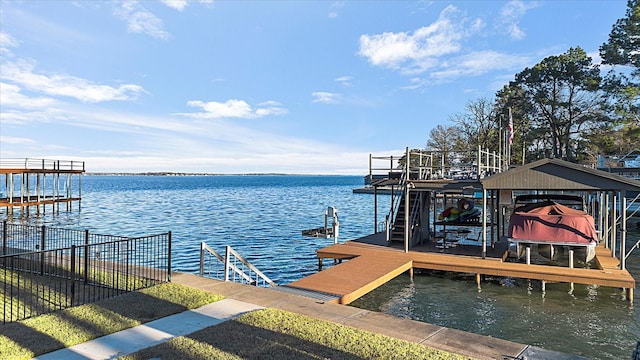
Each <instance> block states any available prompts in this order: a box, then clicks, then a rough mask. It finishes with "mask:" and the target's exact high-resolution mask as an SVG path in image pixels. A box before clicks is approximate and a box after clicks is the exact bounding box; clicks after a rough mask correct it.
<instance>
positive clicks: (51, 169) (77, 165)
mask: <svg viewBox="0 0 640 360" xmlns="http://www.w3.org/2000/svg"><path fill="white" fill-rule="evenodd" d="M84 172H85V164H84V162H83V161H70V160H47V159H30V158H27V159H0V176H2V175H3V177H4V189H3V188H2V187H0V208H2V207H4V208H5V209H6V213H7V215H9V216H12V215H13V212H14V208H17V209H20V210H21V211H22V213H23V215H29V213H30V211H31V208H35V211H36V213H37V214H40V213H41V212H42V213H44V212H45V210H46V206H47V205H51V209H52V211H60V205H61V204H64V205H65V208H66V210H67V211H69V210H71V207H72V203H73V202H78V203H79V202H80V200H81V199H82V174H84Z"/></svg>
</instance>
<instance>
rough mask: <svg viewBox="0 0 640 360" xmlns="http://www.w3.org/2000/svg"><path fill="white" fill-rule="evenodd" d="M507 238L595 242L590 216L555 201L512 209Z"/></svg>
mask: <svg viewBox="0 0 640 360" xmlns="http://www.w3.org/2000/svg"><path fill="white" fill-rule="evenodd" d="M509 237H510V238H513V239H520V240H533V241H539V242H553V243H576V244H589V243H590V242H591V241H597V239H598V235H597V234H596V229H595V225H594V221H593V217H591V216H590V215H589V214H587V213H586V212H584V211H582V210H576V209H572V208H570V207H567V206H564V205H562V204H558V203H555V202H546V203H541V204H533V205H527V206H522V207H519V208H516V209H515V211H514V213H513V214H512V215H511V218H510V219H509Z"/></svg>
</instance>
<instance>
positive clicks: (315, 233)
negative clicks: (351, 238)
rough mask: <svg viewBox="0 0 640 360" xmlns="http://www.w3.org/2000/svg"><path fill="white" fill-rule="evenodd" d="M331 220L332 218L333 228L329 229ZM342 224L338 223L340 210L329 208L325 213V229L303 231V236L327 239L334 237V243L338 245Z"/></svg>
mask: <svg viewBox="0 0 640 360" xmlns="http://www.w3.org/2000/svg"><path fill="white" fill-rule="evenodd" d="M329 218H331V227H329ZM339 227H340V223H339V222H338V210H336V208H334V207H333V206H329V207H327V210H326V211H325V212H324V227H320V228H315V229H308V230H302V236H308V237H315V238H321V237H323V238H325V239H328V238H330V237H333V243H334V244H337V243H338V229H339Z"/></svg>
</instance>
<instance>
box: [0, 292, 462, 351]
mask: <svg viewBox="0 0 640 360" xmlns="http://www.w3.org/2000/svg"><path fill="white" fill-rule="evenodd" d="M220 299H222V297H221V296H217V295H213V294H210V293H207V292H204V291H201V290H197V289H193V288H189V287H185V286H181V285H177V284H172V283H168V284H161V285H157V286H154V287H151V288H148V289H144V290H140V291H136V292H132V293H128V294H125V295H121V296H118V297H115V298H111V299H107V300H104V301H101V302H98V303H95V304H89V305H82V306H77V307H73V308H70V309H66V310H60V311H57V312H55V313H51V314H47V315H41V316H37V317H33V318H30V319H26V320H22V321H18V322H14V323H9V324H4V325H0V359H29V358H31V357H34V356H37V355H40V354H44V353H48V352H51V351H54V350H58V349H61V348H65V347H69V346H72V345H76V344H79V343H82V342H85V341H88V340H91V339H94V338H97V337H100V336H103V335H107V334H110V333H114V332H117V331H120V330H123V329H127V328H130V327H133V326H136V325H139V324H142V323H145V322H148V321H152V320H156V319H158V318H161V317H164V316H168V315H172V314H175V313H178V312H181V311H184V310H188V309H193V308H197V307H200V306H202V305H205V304H208V303H211V302H214V301H218V300H220ZM0 305H1V304H0ZM151 358H158V359H163V360H166V359H347V360H348V359H466V358H465V357H462V356H458V355H455V354H451V353H447V352H443V351H439V350H435V349H432V348H428V347H425V346H422V345H418V344H414V343H411V342H407V341H404V340H398V339H395V338H392V337H387V336H383V335H379V334H374V333H371V332H367V331H364V330H359V329H354V328H351V327H348V326H343V325H338V324H335V323H331V322H327V321H323V320H317V319H314V318H310V317H308V316H305V315H298V314H294V313H290V312H286V311H282V310H276V309H264V310H258V311H254V312H251V313H247V314H244V315H242V316H240V317H238V318H237V319H234V320H230V321H226V322H223V323H221V324H219V325H216V326H212V327H209V328H205V329H203V330H200V331H197V332H195V333H193V334H190V335H188V336H182V337H177V338H174V339H172V340H170V341H168V342H166V343H164V344H161V345H158V346H155V347H151V348H148V349H144V350H141V351H139V352H137V353H134V354H131V355H129V356H125V357H123V359H130V360H133V359H145V360H146V359H151Z"/></svg>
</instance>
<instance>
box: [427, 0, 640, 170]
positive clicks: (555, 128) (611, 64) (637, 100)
mask: <svg viewBox="0 0 640 360" xmlns="http://www.w3.org/2000/svg"><path fill="white" fill-rule="evenodd" d="M599 53H600V57H601V58H602V65H606V66H607V67H608V68H609V70H608V71H607V72H606V73H604V72H603V71H601V69H600V65H598V64H594V63H593V61H592V59H591V57H589V56H587V54H586V52H585V51H584V50H583V49H582V48H580V47H572V48H570V49H569V50H567V51H566V52H565V53H563V54H560V55H554V56H549V57H546V58H544V59H543V60H542V61H540V62H539V63H538V64H536V65H534V66H532V67H531V68H525V69H524V70H523V71H521V72H519V73H517V74H515V76H514V79H513V80H512V81H510V82H509V84H507V85H505V86H504V87H503V88H502V89H500V90H499V91H498V92H497V93H496V94H495V98H494V99H487V98H480V99H477V100H473V101H469V102H468V103H467V104H466V105H465V108H464V111H463V112H461V113H457V114H454V115H452V116H450V118H449V121H450V122H451V123H452V125H449V126H445V125H437V126H436V127H435V128H433V129H432V130H431V131H430V133H429V138H428V140H427V143H426V149H427V150H432V151H438V152H442V153H453V152H459V151H468V150H469V149H477V148H478V146H480V147H482V148H483V149H488V150H489V151H495V152H496V153H505V152H504V151H502V150H503V149H505V148H507V147H508V148H509V153H510V156H509V158H510V159H511V163H512V164H515V163H520V162H522V163H528V162H531V161H534V160H537V159H541V158H559V159H564V160H567V161H571V162H575V163H586V164H595V163H596V160H597V157H598V155H615V154H627V153H629V152H631V151H633V150H638V149H640V117H639V115H638V113H639V109H640V0H628V2H627V11H626V14H625V16H624V17H623V18H620V19H618V20H617V21H616V23H615V24H614V25H613V27H612V30H611V32H610V34H609V39H608V41H607V42H605V43H604V44H602V45H601V46H600V48H599Z"/></svg>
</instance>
